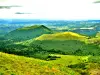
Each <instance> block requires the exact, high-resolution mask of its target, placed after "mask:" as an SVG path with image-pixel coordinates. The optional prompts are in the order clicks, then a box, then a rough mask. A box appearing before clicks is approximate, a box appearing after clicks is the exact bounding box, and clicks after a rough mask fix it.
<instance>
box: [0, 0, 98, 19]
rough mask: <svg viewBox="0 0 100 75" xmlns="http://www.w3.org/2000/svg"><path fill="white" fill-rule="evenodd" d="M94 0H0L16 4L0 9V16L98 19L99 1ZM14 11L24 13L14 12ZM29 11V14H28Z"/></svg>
mask: <svg viewBox="0 0 100 75" xmlns="http://www.w3.org/2000/svg"><path fill="white" fill-rule="evenodd" d="M94 1H95V0H0V6H10V5H18V6H21V7H12V8H11V9H6V8H5V9H0V18H24V19H26V18H30V19H60V20H80V19H82V20H83V19H100V3H93V2H94ZM16 12H20V13H24V14H16ZM28 13H30V14H28Z"/></svg>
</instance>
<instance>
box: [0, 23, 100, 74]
mask: <svg viewBox="0 0 100 75" xmlns="http://www.w3.org/2000/svg"><path fill="white" fill-rule="evenodd" d="M99 74H100V38H99V33H97V35H96V36H95V37H88V36H84V35H80V34H77V33H73V32H59V33H58V32H54V31H52V30H51V29H49V28H47V27H45V26H43V25H41V26H37V25H36V26H30V27H24V28H19V29H16V30H14V31H11V32H10V33H8V34H6V35H5V37H3V36H1V37H0V75H99Z"/></svg>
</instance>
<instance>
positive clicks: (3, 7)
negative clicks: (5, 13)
mask: <svg viewBox="0 0 100 75" xmlns="http://www.w3.org/2000/svg"><path fill="white" fill-rule="evenodd" d="M12 7H22V6H18V5H11V6H0V9H10V8H12Z"/></svg>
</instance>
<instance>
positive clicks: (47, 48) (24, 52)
mask: <svg viewBox="0 0 100 75" xmlns="http://www.w3.org/2000/svg"><path fill="white" fill-rule="evenodd" d="M2 44H3V45H2ZM99 49H100V48H98V46H96V45H92V44H85V43H84V42H81V41H75V40H67V41H59V42H58V41H35V42H34V43H32V44H30V46H25V45H22V44H13V43H11V44H10V42H6V43H4V42H2V43H0V51H1V52H5V53H9V54H15V55H20V56H26V57H34V58H39V59H43V60H56V59H57V58H60V57H57V56H51V55H50V54H63V55H77V56H86V55H92V56H98V55H100V50H99Z"/></svg>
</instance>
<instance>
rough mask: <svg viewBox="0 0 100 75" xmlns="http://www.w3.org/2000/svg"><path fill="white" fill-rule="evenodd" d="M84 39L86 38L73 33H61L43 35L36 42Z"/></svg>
mask: <svg viewBox="0 0 100 75" xmlns="http://www.w3.org/2000/svg"><path fill="white" fill-rule="evenodd" d="M82 39H86V36H82V35H79V34H77V33H73V32H61V33H55V34H44V35H42V36H40V37H38V38H36V40H82Z"/></svg>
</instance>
